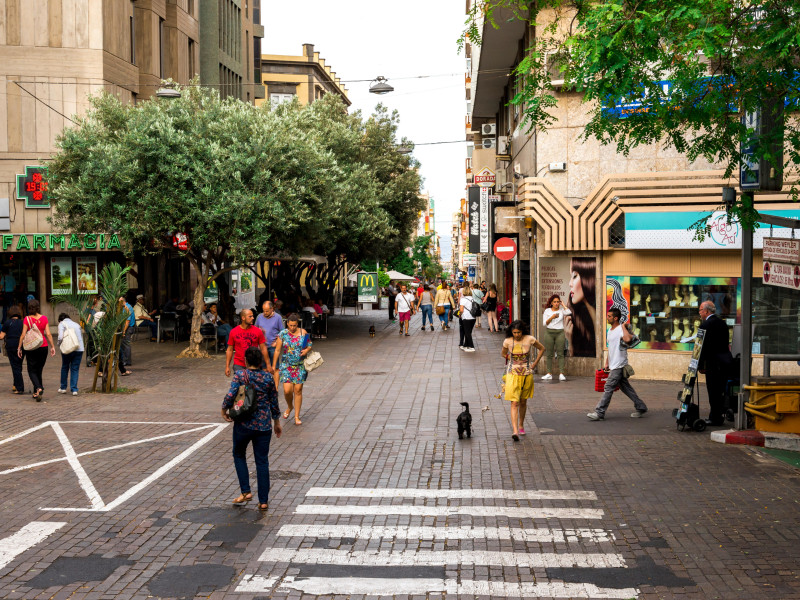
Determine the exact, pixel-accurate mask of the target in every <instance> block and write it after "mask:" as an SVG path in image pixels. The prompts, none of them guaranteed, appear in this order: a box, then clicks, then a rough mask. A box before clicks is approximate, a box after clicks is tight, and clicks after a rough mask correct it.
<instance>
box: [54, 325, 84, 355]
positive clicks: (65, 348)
mask: <svg viewBox="0 0 800 600" xmlns="http://www.w3.org/2000/svg"><path fill="white" fill-rule="evenodd" d="M80 347H81V343H80V341H79V340H78V336H77V334H76V333H75V330H74V329H73V328H72V327H70V326H66V327H64V333H63V334H62V336H61V345H60V346H59V348H60V349H61V354H72V353H73V352H75V351H76V350H77V349H78V348H80Z"/></svg>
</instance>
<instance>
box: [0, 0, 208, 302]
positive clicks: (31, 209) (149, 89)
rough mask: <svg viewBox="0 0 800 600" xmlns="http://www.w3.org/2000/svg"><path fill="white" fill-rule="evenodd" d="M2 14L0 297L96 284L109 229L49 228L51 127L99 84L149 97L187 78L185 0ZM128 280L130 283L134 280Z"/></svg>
mask: <svg viewBox="0 0 800 600" xmlns="http://www.w3.org/2000/svg"><path fill="white" fill-rule="evenodd" d="M3 6H4V10H5V14H4V18H3V19H0V88H1V89H2V90H3V94H0V236H2V237H0V240H2V245H0V248H1V249H0V273H2V285H0V287H2V290H0V291H2V292H3V302H4V304H6V305H9V304H24V302H25V299H26V298H27V297H28V296H29V295H32V296H34V297H35V298H37V299H38V300H40V301H41V302H42V305H43V307H44V309H45V311H46V312H47V313H48V314H50V315H51V316H53V311H54V310H55V307H53V306H50V305H49V302H48V299H49V298H52V297H58V295H59V294H65V293H70V292H85V293H93V292H95V291H96V281H97V273H98V272H99V270H100V269H102V267H103V265H104V264H105V263H106V262H109V261H110V260H116V261H124V256H123V254H122V252H121V250H122V244H124V240H120V239H118V238H117V236H116V235H114V234H113V233H112V232H103V231H97V232H81V233H76V234H74V235H73V234H67V235H62V234H61V232H57V231H52V230H51V227H50V224H49V222H48V217H49V216H50V215H51V214H52V209H51V207H50V204H49V202H48V197H47V175H46V169H45V167H46V164H47V161H48V160H49V157H50V156H51V154H52V153H53V152H54V151H55V150H56V148H55V140H56V137H57V136H58V134H59V133H60V132H61V131H62V130H63V129H64V128H65V127H68V126H71V125H72V124H73V117H74V116H75V115H81V114H83V113H85V112H86V110H87V109H88V108H89V102H88V96H89V95H90V94H97V93H99V92H100V91H101V90H105V91H107V92H109V93H111V94H114V95H116V96H117V97H119V98H120V99H121V100H122V101H123V102H136V101H138V100H141V99H143V98H148V97H150V96H152V95H153V94H154V93H155V92H156V90H157V89H158V87H159V85H160V80H161V79H162V78H172V79H174V80H176V81H178V82H180V83H188V81H189V78H190V76H191V74H192V72H193V71H194V69H193V65H195V64H197V61H198V53H197V50H198V48H197V43H196V41H197V40H198V20H197V17H198V15H197V12H196V11H197V6H196V3H195V2H194V1H193V0H171V1H167V0H160V1H159V0H150V1H148V2H143V1H137V2H133V1H130V0H120V1H115V2H74V1H67V0H51V1H50V2H48V3H46V4H45V6H46V10H41V9H42V5H41V3H36V2H7V3H3ZM131 283H132V284H133V286H134V287H135V286H136V280H135V279H134V280H132V281H131Z"/></svg>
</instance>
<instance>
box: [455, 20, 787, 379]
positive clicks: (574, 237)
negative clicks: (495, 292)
mask: <svg viewBox="0 0 800 600" xmlns="http://www.w3.org/2000/svg"><path fill="white" fill-rule="evenodd" d="M506 16H508V17H511V15H510V14H509V15H506ZM539 20H540V21H542V23H543V24H540V25H539V26H546V25H547V23H546V21H547V19H546V18H544V19H539ZM495 22H496V24H497V25H498V26H499V27H498V28H495V27H493V26H491V25H489V24H486V25H485V26H484V27H483V28H482V33H483V40H482V42H483V43H482V45H481V46H480V48H479V49H476V48H475V47H472V48H470V54H469V56H470V59H468V68H469V69H471V71H470V72H469V73H468V78H467V88H468V98H469V102H470V104H469V108H470V111H471V112H470V115H469V117H468V119H467V123H468V128H469V129H468V136H469V138H471V139H472V140H473V141H474V146H475V151H474V152H473V153H472V157H471V161H470V163H471V164H468V167H469V169H470V171H471V172H468V173H467V183H468V185H469V184H470V183H472V181H471V180H470V178H472V179H473V180H474V178H475V177H476V176H477V174H478V173H479V172H480V170H481V169H484V168H489V169H491V170H492V171H494V172H495V173H496V174H497V182H496V185H495V188H494V190H493V191H494V194H495V195H496V196H497V197H498V198H499V199H500V201H499V202H497V203H496V204H493V205H492V207H491V211H490V227H491V229H492V236H493V237H492V239H493V240H494V239H496V238H498V237H500V236H507V237H513V238H514V239H515V240H516V241H517V245H518V248H519V253H518V254H519V260H518V261H517V262H515V263H512V262H511V261H506V262H505V263H503V262H501V261H498V260H497V259H496V258H494V257H491V256H489V257H487V265H488V272H489V277H490V278H492V279H493V280H494V281H495V282H496V283H498V288H499V289H500V290H501V296H502V295H503V290H504V291H505V294H506V296H507V297H508V299H509V300H510V301H512V302H513V301H516V302H518V303H519V305H520V309H521V310H520V312H519V313H518V314H519V316H520V317H521V318H523V319H524V320H526V321H529V322H530V323H531V325H532V330H533V331H534V334H535V335H537V336H540V337H541V335H543V329H544V325H543V323H542V316H543V311H544V305H545V303H546V302H547V299H548V298H549V297H550V296H551V295H552V294H559V295H560V296H561V298H562V300H564V302H565V304H566V305H567V306H568V307H571V308H572V310H573V312H574V313H575V317H574V319H573V323H574V329H573V331H572V334H571V337H570V336H568V338H569V339H570V341H569V348H568V354H569V356H570V358H569V359H568V361H567V364H568V367H567V368H568V372H571V373H574V374H582V375H589V374H591V373H592V371H594V370H595V369H597V368H599V367H601V366H602V365H603V362H604V357H605V353H606V345H605V334H606V324H605V313H606V310H607V308H609V307H611V306H616V307H618V308H620V309H621V311H622V313H623V316H624V318H625V319H628V320H629V321H630V322H631V324H632V325H633V327H634V329H635V330H637V332H638V333H639V335H640V337H641V339H642V344H641V345H640V346H639V347H637V348H636V349H635V350H631V351H630V352H629V358H630V361H631V364H632V365H633V366H634V368H635V369H636V371H637V373H638V376H640V377H645V378H653V379H675V380H678V379H679V378H680V376H681V373H682V372H684V371H685V370H686V368H687V365H688V362H689V359H690V355H691V350H692V347H693V342H694V335H695V333H696V331H697V328H698V327H699V325H700V317H699V314H698V312H697V309H698V307H699V303H700V302H702V301H703V300H712V301H714V303H715V305H716V307H717V313H718V314H719V315H720V316H721V317H722V318H724V319H726V321H727V322H728V324H729V325H730V326H731V331H732V333H733V339H732V342H733V352H734V355H736V354H737V351H740V348H737V339H736V337H737V334H736V332H737V331H739V332H740V324H741V316H742V311H744V310H749V311H751V314H752V317H753V325H754V338H753V341H754V344H753V348H752V350H753V355H754V357H756V359H757V360H754V373H758V372H759V369H760V366H761V365H760V363H761V361H760V360H758V357H759V355H760V354H763V353H780V354H785V353H796V352H797V339H798V332H800V321H798V319H799V318H800V317H798V315H799V314H800V310H798V309H800V291H797V290H789V289H783V288H777V287H774V286H772V285H769V284H765V283H764V281H763V280H762V277H761V273H762V272H763V267H762V255H761V248H762V240H763V238H764V237H765V236H769V235H772V236H774V237H790V236H791V235H792V231H791V230H788V229H782V228H777V227H776V228H774V229H770V228H763V227H762V228H761V229H760V230H758V231H757V232H756V234H755V235H754V248H755V250H754V258H753V272H754V273H755V274H756V277H754V278H753V280H752V282H751V283H752V286H753V290H754V292H753V303H752V306H743V300H742V294H741V289H742V280H741V273H742V265H741V250H740V248H741V239H742V236H741V230H740V228H739V226H738V224H736V223H733V224H729V223H727V219H726V217H725V213H724V211H722V212H720V211H719V206H720V205H721V204H722V188H723V186H732V187H738V182H737V181H733V180H727V179H725V178H724V177H723V170H722V169H721V168H720V167H719V166H718V165H715V164H710V163H708V162H706V161H704V160H703V159H698V160H695V161H689V160H688V158H687V157H686V156H684V155H681V154H680V153H678V152H676V151H675V150H674V149H667V148H664V147H663V146H662V145H659V144H653V145H649V146H641V147H638V148H635V149H633V150H632V151H631V152H630V154H629V155H627V156H624V155H621V154H618V153H616V152H615V150H614V148H613V146H603V145H602V144H600V143H599V142H598V141H596V140H594V139H588V140H583V139H582V134H583V129H584V126H585V125H586V123H587V122H588V119H589V115H588V112H587V110H586V108H585V107H584V106H583V104H582V102H581V100H582V98H581V97H580V95H579V94H577V93H572V92H561V91H560V90H559V88H558V81H557V80H554V86H555V87H556V97H557V100H558V105H557V106H556V108H555V109H554V114H555V117H556V119H557V120H556V122H555V123H554V124H553V125H552V126H551V127H549V128H548V130H547V131H544V132H539V133H536V134H532V133H530V132H527V131H526V130H525V128H524V127H523V125H522V114H521V111H520V110H519V107H518V106H516V105H514V104H512V103H511V99H512V98H513V97H514V96H515V95H516V93H517V92H518V89H517V88H516V85H517V83H516V81H515V78H514V77H513V75H512V71H513V69H514V68H515V66H516V65H517V64H519V62H520V60H522V58H523V49H524V48H528V47H530V46H531V45H532V41H533V40H534V38H535V36H536V27H532V26H528V25H527V24H525V23H523V22H522V21H519V20H516V19H513V18H508V19H506V18H504V15H502V14H495ZM499 75H502V77H501V76H499ZM479 149H480V151H479ZM756 207H757V208H758V210H760V211H765V212H768V213H771V214H776V215H779V216H784V217H792V218H798V217H800V211H798V210H797V209H796V204H793V203H792V201H791V194H790V193H789V190H788V187H785V188H784V190H783V191H781V192H768V193H760V194H757V196H756ZM708 215H711V220H710V221H709V224H710V230H709V235H708V236H707V238H706V239H705V241H703V242H699V241H697V240H694V239H693V232H692V231H691V230H690V228H691V226H692V224H693V223H694V222H696V221H697V220H698V219H700V218H701V217H704V216H708ZM509 272H510V275H511V277H509ZM526 272H527V273H528V274H529V276H528V278H527V281H526ZM509 280H511V281H512V282H513V281H518V282H519V285H518V286H516V285H513V284H512V285H511V286H509V285H508V281H509ZM526 292H527V293H528V294H529V296H530V298H531V301H530V302H529V303H528V308H527V310H526V307H525V302H524V294H525V293H526ZM738 335H739V337H741V333H739V334H738ZM739 342H740V340H739ZM778 369H795V370H796V369H797V367H796V366H792V365H788V366H787V363H784V364H782V365H779V366H778Z"/></svg>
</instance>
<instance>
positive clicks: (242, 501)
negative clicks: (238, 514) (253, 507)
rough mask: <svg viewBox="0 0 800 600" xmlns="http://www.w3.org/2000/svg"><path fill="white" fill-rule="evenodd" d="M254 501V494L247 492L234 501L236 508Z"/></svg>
mask: <svg viewBox="0 0 800 600" xmlns="http://www.w3.org/2000/svg"><path fill="white" fill-rule="evenodd" d="M252 499H253V492H247V493H244V494H239V497H238V498H236V499H235V500H234V501H233V505H234V506H242V505H243V504H247V503H248V502H250V500H252Z"/></svg>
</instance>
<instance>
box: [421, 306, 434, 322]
mask: <svg viewBox="0 0 800 600" xmlns="http://www.w3.org/2000/svg"><path fill="white" fill-rule="evenodd" d="M420 308H421V309H422V326H423V327H425V317H427V318H428V323H430V324H431V325H433V304H423V305H422V306H420Z"/></svg>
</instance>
